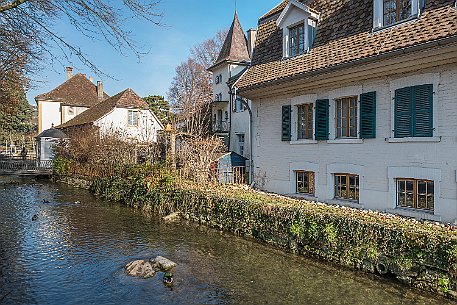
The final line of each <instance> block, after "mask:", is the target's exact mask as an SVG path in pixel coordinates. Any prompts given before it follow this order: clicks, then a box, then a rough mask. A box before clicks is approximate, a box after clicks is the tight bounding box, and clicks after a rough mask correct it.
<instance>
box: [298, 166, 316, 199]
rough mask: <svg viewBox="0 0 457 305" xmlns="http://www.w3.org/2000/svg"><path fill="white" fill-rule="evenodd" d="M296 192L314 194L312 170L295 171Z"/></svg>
mask: <svg viewBox="0 0 457 305" xmlns="http://www.w3.org/2000/svg"><path fill="white" fill-rule="evenodd" d="M295 180H296V182H297V185H296V190H295V191H296V192H297V193H299V194H308V195H313V196H314V172H309V171H295Z"/></svg>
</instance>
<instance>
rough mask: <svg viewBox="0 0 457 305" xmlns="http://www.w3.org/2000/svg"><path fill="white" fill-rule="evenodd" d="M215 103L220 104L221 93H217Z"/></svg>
mask: <svg viewBox="0 0 457 305" xmlns="http://www.w3.org/2000/svg"><path fill="white" fill-rule="evenodd" d="M214 99H215V101H216V102H222V93H218V94H216V95H215V97H214Z"/></svg>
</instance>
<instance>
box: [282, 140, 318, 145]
mask: <svg viewBox="0 0 457 305" xmlns="http://www.w3.org/2000/svg"><path fill="white" fill-rule="evenodd" d="M289 144H290V145H305V144H317V141H316V140H308V139H300V140H293V141H290V142H289Z"/></svg>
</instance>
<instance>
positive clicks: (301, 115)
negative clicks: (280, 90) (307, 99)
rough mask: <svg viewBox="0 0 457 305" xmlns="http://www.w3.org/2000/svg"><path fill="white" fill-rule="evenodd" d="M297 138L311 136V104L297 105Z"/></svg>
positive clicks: (309, 137) (310, 137) (308, 137)
mask: <svg viewBox="0 0 457 305" xmlns="http://www.w3.org/2000/svg"><path fill="white" fill-rule="evenodd" d="M297 108H298V119H297V139H312V138H313V104H303V105H298V106H297Z"/></svg>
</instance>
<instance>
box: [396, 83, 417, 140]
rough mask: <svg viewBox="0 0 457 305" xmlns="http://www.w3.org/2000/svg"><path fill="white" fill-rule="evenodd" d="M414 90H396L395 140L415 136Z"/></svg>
mask: <svg viewBox="0 0 457 305" xmlns="http://www.w3.org/2000/svg"><path fill="white" fill-rule="evenodd" d="M412 95H413V90H412V87H405V88H401V89H397V90H395V124H394V125H395V131H394V136H395V138H405V137H412V136H413V122H412V120H413V97H412Z"/></svg>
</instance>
